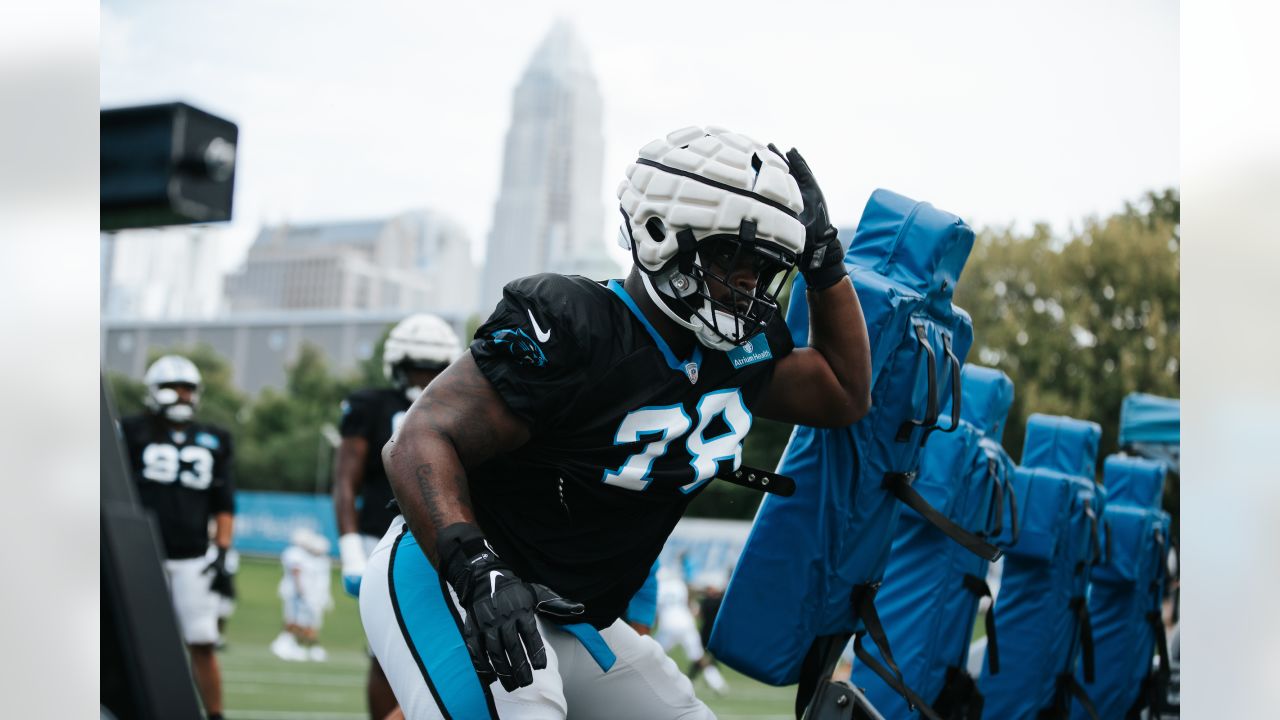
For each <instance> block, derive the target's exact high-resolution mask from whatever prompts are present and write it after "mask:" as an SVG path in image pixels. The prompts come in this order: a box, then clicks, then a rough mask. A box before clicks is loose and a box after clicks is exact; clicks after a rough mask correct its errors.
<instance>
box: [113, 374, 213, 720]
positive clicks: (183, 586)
mask: <svg viewBox="0 0 1280 720" xmlns="http://www.w3.org/2000/svg"><path fill="white" fill-rule="evenodd" d="M144 381H145V382H146V385H147V397H146V405H147V408H148V410H149V412H147V413H145V414H142V415H135V416H133V417H128V418H125V419H124V420H122V421H121V423H120V425H121V430H122V431H123V433H124V439H125V444H126V446H127V448H128V452H129V462H130V466H131V469H132V471H133V478H134V481H135V482H136V483H137V487H138V497H139V499H140V500H141V501H142V504H143V506H145V507H146V508H148V509H149V510H151V511H152V512H153V513H154V514H155V517H156V520H157V522H158V523H159V525H160V535H161V538H162V539H163V541H164V550H165V558H166V559H165V563H164V567H165V574H166V576H167V577H168V580H169V592H170V595H171V596H172V598H173V607H174V610H175V611H176V613H177V615H178V624H179V626H180V627H181V629H182V637H183V640H184V641H185V642H186V643H187V649H188V651H189V652H190V655H191V667H192V670H193V672H194V673H195V678H196V685H197V687H198V688H199V690H200V697H201V699H202V700H203V701H204V707H205V712H206V713H208V716H209V718H210V720H221V718H222V678H221V674H220V672H219V670H218V659H217V656H216V655H215V654H214V646H215V644H216V643H217V641H218V605H219V603H218V601H219V597H218V596H219V595H222V596H224V597H231V596H232V595H233V594H234V590H233V588H232V580H231V573H230V572H228V570H227V550H228V549H230V547H231V529H232V515H233V513H234V512H235V500H234V487H233V485H232V480H231V436H230V435H229V434H228V433H227V431H226V430H223V429H222V428H218V427H215V426H213V425H207V424H204V423H199V422H196V421H195V411H196V407H197V406H198V404H199V401H200V371H199V370H197V369H196V366H195V364H194V363H192V362H191V361H190V360H188V359H186V358H184V357H181V356H179V355H165V356H164V357H162V358H160V359H158V360H156V361H155V362H154V363H152V365H151V367H150V368H148V369H147V374H146V376H145V378H144ZM210 517H212V518H213V519H214V522H215V527H216V530H215V531H214V539H213V545H214V548H215V551H214V555H213V556H212V559H210V558H208V557H206V556H205V553H206V552H207V551H208V550H209V518H210Z"/></svg>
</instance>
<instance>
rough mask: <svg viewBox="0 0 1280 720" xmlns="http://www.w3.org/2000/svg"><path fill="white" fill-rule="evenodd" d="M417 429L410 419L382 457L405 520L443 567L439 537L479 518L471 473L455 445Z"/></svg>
mask: <svg viewBox="0 0 1280 720" xmlns="http://www.w3.org/2000/svg"><path fill="white" fill-rule="evenodd" d="M412 430H413V428H411V427H410V426H409V422H408V421H407V420H406V423H405V426H404V427H403V428H401V432H400V433H399V435H398V436H397V437H393V438H392V439H391V441H390V442H388V443H387V445H386V447H385V448H384V449H383V451H382V459H383V462H384V463H385V465H386V468H387V478H388V480H390V482H391V489H392V491H394V492H395V495H396V500H397V502H398V503H399V504H400V511H401V512H402V513H403V514H404V518H405V522H407V523H409V529H410V530H412V531H413V535H414V537H415V538H417V540H418V545H419V546H420V547H422V549H423V550H425V551H426V553H427V556H428V557H429V558H431V561H432V562H434V563H437V565H438V563H439V558H437V557H436V533H437V532H438V531H439V530H442V529H444V528H446V527H448V526H450V525H453V524H454V523H460V522H468V523H474V522H475V521H476V517H475V513H474V512H473V511H472V509H471V497H470V494H469V493H468V491H467V479H466V471H465V470H464V469H463V466H462V461H461V460H460V459H459V458H458V453H457V451H456V450H455V449H454V446H453V444H452V443H451V442H450V441H449V440H448V439H447V438H446V437H444V436H442V435H440V434H439V433H437V432H434V431H431V430H426V429H420V431H419V432H412ZM407 431H408V432H407ZM411 433H412V434H411Z"/></svg>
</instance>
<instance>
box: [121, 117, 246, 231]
mask: <svg viewBox="0 0 1280 720" xmlns="http://www.w3.org/2000/svg"><path fill="white" fill-rule="evenodd" d="M101 127H102V129H101V151H100V153H101V170H100V172H101V176H100V193H101V194H100V198H101V227H102V230H104V231H107V230H120V229H124V228H136V227H154V226H157V225H182V224H187V223H205V222H218V221H223V220H230V219H231V198H232V191H233V189H234V186H235V166H236V142H237V139H238V137H239V129H238V128H237V127H236V124H235V123H233V122H231V121H229V120H225V119H223V118H220V117H217V116H216V115H211V114H209V113H207V112H204V111H203V110H197V109H196V108H193V107H191V106H190V105H187V104H186V103H180V102H175V103H165V104H161V105H142V106H137V107H126V108H116V109H113V110H103V111H102V114H101Z"/></svg>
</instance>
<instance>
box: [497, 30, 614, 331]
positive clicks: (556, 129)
mask: <svg viewBox="0 0 1280 720" xmlns="http://www.w3.org/2000/svg"><path fill="white" fill-rule="evenodd" d="M602 108H603V102H602V101H601V97H600V90H599V88H598V87H597V85H596V79H595V76H594V74H593V73H592V70H591V66H590V63H589V61H588V58H587V53H586V50H585V49H584V47H583V45H582V43H581V41H580V40H579V39H578V37H577V35H576V34H575V33H574V31H573V28H572V27H571V26H570V25H569V24H568V22H566V21H563V20H561V21H557V22H556V23H555V24H554V25H553V26H552V28H551V30H550V32H548V34H547V36H546V37H545V38H544V39H543V41H542V43H541V44H540V45H539V46H538V49H537V50H536V51H535V52H534V54H533V57H532V59H531V60H530V61H529V65H528V67H526V68H525V71H524V74H523V75H522V76H521V78H520V82H519V83H518V84H517V85H516V89H515V96H514V98H513V103H512V110H511V126H510V128H509V129H508V131H507V137H506V145H505V149H504V157H503V165H502V184H501V186H500V189H499V193H498V200H497V203H496V205H495V206H494V211H493V226H492V228H491V230H490V233H489V238H488V244H487V250H486V254H485V268H484V276H483V281H482V283H481V288H480V304H479V306H480V308H481V313H482V314H484V313H485V312H487V310H488V309H490V308H492V307H493V306H494V304H495V303H496V302H497V301H498V299H499V298H500V297H501V294H502V286H503V285H505V284H506V283H507V282H509V281H510V280H512V279H514V278H517V277H521V276H524V275H530V274H533V273H539V272H560V273H570V274H580V275H585V276H587V277H592V278H606V277H616V276H617V275H618V273H619V268H618V265H617V263H616V262H615V261H614V260H613V259H612V258H611V257H609V255H608V252H607V248H608V247H609V245H610V243H612V242H613V241H614V238H613V237H601V228H602V227H603V226H604V216H603V214H602V213H603V212H604V204H603V202H602V197H603V196H602V189H603V186H602V184H601V182H602V172H603V166H604V135H603V131H602V121H601V113H602Z"/></svg>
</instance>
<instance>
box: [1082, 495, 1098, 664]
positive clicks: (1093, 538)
mask: <svg viewBox="0 0 1280 720" xmlns="http://www.w3.org/2000/svg"><path fill="white" fill-rule="evenodd" d="M1084 514H1085V517H1087V518H1089V550H1090V552H1091V555H1090V557H1091V558H1092V559H1091V560H1090V561H1089V563H1090V564H1097V562H1098V561H1099V560H1101V559H1102V543H1101V542H1100V541H1099V540H1098V513H1096V512H1094V511H1093V505H1092V503H1091V502H1090V501H1088V500H1085V501H1084ZM1089 682H1093V681H1092V680H1090V681H1089Z"/></svg>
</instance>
